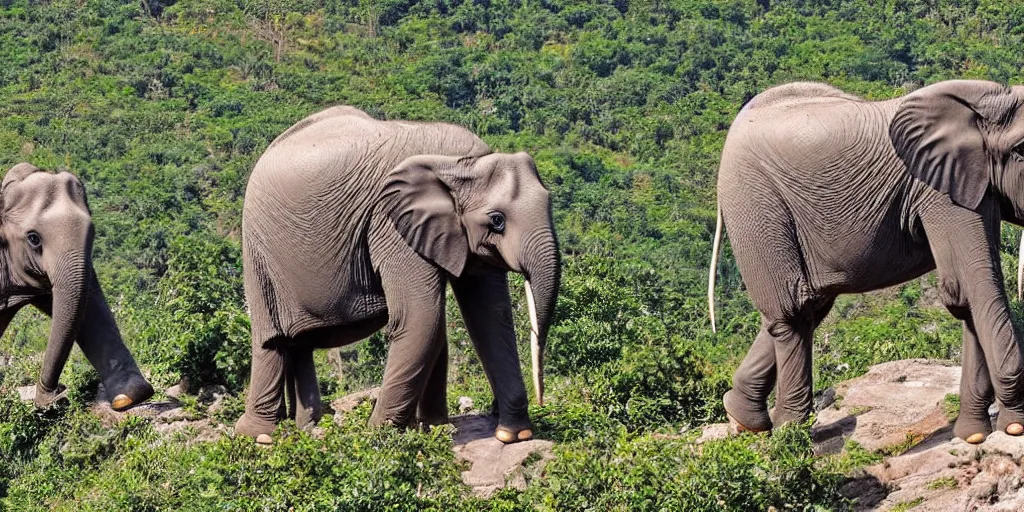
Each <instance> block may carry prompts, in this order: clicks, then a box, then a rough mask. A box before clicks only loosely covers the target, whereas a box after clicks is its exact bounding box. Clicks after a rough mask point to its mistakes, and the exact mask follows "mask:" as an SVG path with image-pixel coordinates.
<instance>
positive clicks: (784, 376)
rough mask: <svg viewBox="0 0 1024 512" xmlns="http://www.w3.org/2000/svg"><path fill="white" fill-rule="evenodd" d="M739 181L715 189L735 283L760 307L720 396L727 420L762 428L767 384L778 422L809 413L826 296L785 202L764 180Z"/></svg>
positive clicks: (768, 422)
mask: <svg viewBox="0 0 1024 512" xmlns="http://www.w3.org/2000/svg"><path fill="white" fill-rule="evenodd" d="M744 185H745V187H747V188H746V189H744V190H742V191H741V192H742V193H739V192H737V191H733V192H737V193H725V192H722V193H720V194H719V200H720V203H721V205H722V211H723V219H724V221H725V224H726V229H727V231H728V233H729V239H730V241H731V242H732V246H733V254H734V255H735V258H736V263H737V265H738V266H739V269H740V273H741V275H742V276H743V282H744V284H746V286H747V290H748V292H749V293H750V297H751V299H752V300H753V302H754V304H755V305H756V306H757V309H758V311H760V313H761V330H760V332H759V333H758V336H757V338H756V339H755V340H754V344H753V345H751V348H750V350H749V352H748V354H747V356H746V358H745V359H744V360H743V363H742V364H741V365H740V367H739V368H738V369H737V371H736V373H735V374H734V376H733V382H734V387H733V389H732V390H731V391H730V392H729V393H727V394H726V396H725V397H724V402H725V409H726V412H727V413H728V414H729V416H730V417H731V418H732V419H733V420H735V421H736V422H738V423H739V424H740V425H741V426H743V427H745V428H746V429H749V430H754V431H762V430H768V429H770V428H771V427H772V417H771V416H770V415H769V413H768V411H767V399H768V395H769V394H770V393H771V389H772V386H773V384H774V386H775V389H776V409H775V417H776V419H777V420H778V421H780V422H787V421H793V420H803V419H804V418H806V417H807V415H809V414H810V412H811V403H812V402H811V399H812V389H811V341H812V335H813V332H814V327H815V321H816V319H817V318H818V317H819V316H820V317H821V318H824V315H825V314H827V313H828V309H830V308H831V303H832V300H833V299H834V297H824V296H821V295H818V294H817V292H816V291H815V290H814V289H813V288H812V286H811V280H810V279H809V278H808V275H807V270H806V268H807V263H806V261H805V254H804V251H803V249H802V248H801V245H800V241H799V240H797V237H796V228H795V225H796V221H795V220H794V219H793V218H792V216H791V215H790V214H789V213H788V212H790V211H792V210H791V208H789V207H788V206H787V205H786V203H785V201H784V200H783V199H782V198H781V197H779V196H778V195H777V194H775V193H774V192H773V191H772V190H773V189H772V186H771V184H770V183H760V182H755V181H752V182H749V183H747V182H745V183H744ZM766 212H775V213H772V214H766ZM819 310H820V311H822V312H823V313H819Z"/></svg>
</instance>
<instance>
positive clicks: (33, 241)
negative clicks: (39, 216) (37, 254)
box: [25, 231, 43, 249]
mask: <svg viewBox="0 0 1024 512" xmlns="http://www.w3.org/2000/svg"><path fill="white" fill-rule="evenodd" d="M25 239H26V240H28V245H29V246H30V247H32V248H33V249H39V248H40V247H41V246H42V245H43V240H42V239H41V238H39V233H36V232H35V231H29V232H28V235H25Z"/></svg>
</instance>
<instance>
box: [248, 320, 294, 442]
mask: <svg viewBox="0 0 1024 512" xmlns="http://www.w3.org/2000/svg"><path fill="white" fill-rule="evenodd" d="M282 341H283V340H280V339H275V340H270V341H269V342H268V343H267V344H266V345H265V346H264V345H263V344H258V343H255V342H254V343H253V347H252V370H251V374H250V379H249V393H248V395H247V396H246V399H245V414H243V415H242V417H241V418H239V419H238V421H237V422H236V423H235V433H236V434H240V435H245V436H249V437H254V438H256V442H257V443H260V444H270V443H271V442H273V438H271V436H270V435H271V434H273V433H274V428H275V427H276V426H277V419H278V410H279V409H280V407H281V403H282V399H283V396H282V395H283V393H284V377H285V363H286V361H285V359H286V357H285V352H284V350H283V349H279V348H278V346H279V345H280V343H279V342H282Z"/></svg>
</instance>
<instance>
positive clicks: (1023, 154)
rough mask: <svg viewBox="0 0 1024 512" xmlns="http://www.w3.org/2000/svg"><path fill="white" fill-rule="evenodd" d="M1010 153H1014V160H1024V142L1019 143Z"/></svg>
mask: <svg viewBox="0 0 1024 512" xmlns="http://www.w3.org/2000/svg"><path fill="white" fill-rule="evenodd" d="M1010 154H1011V155H1013V158H1014V160H1017V161H1018V162H1024V142H1021V143H1020V144H1017V145H1016V146H1014V147H1013V149H1011V150H1010Z"/></svg>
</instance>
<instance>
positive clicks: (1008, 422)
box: [996, 402, 1024, 436]
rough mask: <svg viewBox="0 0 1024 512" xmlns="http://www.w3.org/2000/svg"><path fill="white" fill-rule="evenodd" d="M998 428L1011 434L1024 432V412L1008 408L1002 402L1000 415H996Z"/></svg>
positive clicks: (1015, 434) (1017, 434) (1016, 434)
mask: <svg viewBox="0 0 1024 512" xmlns="http://www.w3.org/2000/svg"><path fill="white" fill-rule="evenodd" d="M996 428H997V429H998V430H1002V431H1003V432H1006V435H1010V436H1019V435H1021V434H1024V414H1021V413H1020V412H1017V411H1013V410H1011V409H1008V408H1007V407H1006V406H1004V405H1003V404H1002V403H1001V402H1000V403H999V416H997V417H996Z"/></svg>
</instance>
